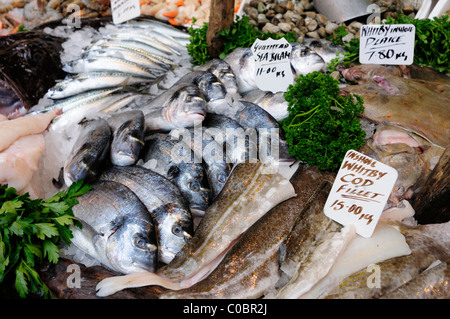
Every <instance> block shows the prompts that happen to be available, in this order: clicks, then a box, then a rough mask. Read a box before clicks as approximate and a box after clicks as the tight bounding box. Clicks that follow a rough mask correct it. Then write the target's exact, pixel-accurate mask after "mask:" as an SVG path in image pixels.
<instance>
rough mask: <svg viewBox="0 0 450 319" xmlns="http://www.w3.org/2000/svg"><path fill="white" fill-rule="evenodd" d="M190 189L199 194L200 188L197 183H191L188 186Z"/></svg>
mask: <svg viewBox="0 0 450 319" xmlns="http://www.w3.org/2000/svg"><path fill="white" fill-rule="evenodd" d="M188 187H189V189H190V190H193V191H194V192H198V191H199V190H200V186H198V184H197V183H192V182H190V183H189V184H188Z"/></svg>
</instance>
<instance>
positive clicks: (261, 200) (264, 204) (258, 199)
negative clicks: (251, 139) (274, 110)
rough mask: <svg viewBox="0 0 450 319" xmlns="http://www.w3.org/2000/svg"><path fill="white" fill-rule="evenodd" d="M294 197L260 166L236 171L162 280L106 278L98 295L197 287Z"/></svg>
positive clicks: (157, 276) (147, 275)
mask: <svg viewBox="0 0 450 319" xmlns="http://www.w3.org/2000/svg"><path fill="white" fill-rule="evenodd" d="M294 195H295V191H294V189H293V187H292V185H291V184H290V183H289V181H288V180H287V179H285V178H284V177H283V176H281V175H280V174H278V173H275V172H274V171H273V170H270V169H269V168H268V167H266V166H264V165H262V164H261V163H240V164H238V165H236V166H235V168H234V170H233V172H232V173H231V175H230V177H229V179H228V181H227V184H226V185H225V187H224V189H223V190H222V192H221V193H220V194H219V196H218V197H217V199H216V200H215V201H214V203H212V205H211V206H210V207H209V208H208V210H207V212H206V214H205V216H204V217H203V219H202V221H201V222H200V224H199V225H198V228H197V230H196V232H195V234H194V236H193V237H192V239H191V240H190V241H189V242H188V243H187V244H186V245H185V246H184V247H183V249H182V250H181V251H180V252H179V253H178V254H177V255H176V256H175V258H174V259H173V260H172V262H171V263H170V264H168V265H166V266H164V267H163V268H161V269H160V270H159V271H158V273H157V274H154V273H149V272H148V273H145V274H134V275H127V276H119V277H111V278H106V279H104V280H102V281H101V282H100V283H99V284H98V285H97V287H96V289H97V295H98V296H106V295H109V294H112V293H114V292H117V291H119V290H122V289H125V288H129V287H140V286H146V285H154V284H158V285H162V286H164V287H166V288H169V289H174V290H179V289H182V288H187V287H190V286H192V285H194V284H195V283H197V282H199V281H200V280H202V278H204V277H205V276H206V275H207V274H208V273H210V272H211V271H212V270H213V269H214V268H215V267H216V266H217V264H218V262H219V261H220V260H221V259H222V257H223V255H224V254H225V253H226V252H227V251H228V249H229V248H230V246H231V244H232V243H233V242H234V241H235V240H236V239H237V238H238V237H240V236H241V235H242V234H243V233H244V232H245V231H246V230H247V229H248V228H249V227H251V225H253V224H254V223H255V222H256V221H257V220H258V219H260V218H261V217H262V216H263V215H265V214H266V213H267V212H268V211H269V210H270V209H271V208H273V207H274V206H276V205H277V204H279V203H280V202H282V201H284V200H286V199H288V198H291V197H293V196H294Z"/></svg>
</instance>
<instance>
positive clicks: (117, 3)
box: [111, 0, 141, 24]
mask: <svg viewBox="0 0 450 319" xmlns="http://www.w3.org/2000/svg"><path fill="white" fill-rule="evenodd" d="M111 12H112V20H113V23H114V24H119V23H122V22H125V21H128V20H131V19H133V18H136V17H139V16H140V15H141V6H140V5H139V0H111Z"/></svg>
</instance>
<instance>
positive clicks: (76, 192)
mask: <svg viewBox="0 0 450 319" xmlns="http://www.w3.org/2000/svg"><path fill="white" fill-rule="evenodd" d="M89 189H90V186H88V185H83V183H82V181H80V182H77V183H74V184H72V185H71V186H70V187H69V188H68V189H67V190H65V191H61V192H58V193H57V194H56V195H54V196H52V197H50V198H48V199H45V200H44V199H34V200H32V199H30V195H29V194H28V193H26V194H23V195H18V194H17V193H16V189H14V188H13V187H8V186H7V185H0V284H1V283H2V282H3V281H4V279H5V278H6V277H7V276H15V286H16V290H17V292H18V293H19V296H20V297H21V298H25V297H26V296H27V295H28V294H29V293H30V292H32V293H36V294H39V295H40V296H43V297H49V296H51V293H50V290H49V289H48V287H47V286H46V285H45V283H44V282H43V281H42V280H41V278H40V277H39V273H38V272H37V270H36V268H35V267H36V266H38V265H39V264H41V263H42V262H44V261H48V262H51V263H57V262H58V259H59V248H58V246H57V245H58V243H59V242H60V241H61V240H62V241H64V242H65V243H66V244H68V245H69V244H70V240H71V238H73V235H72V231H71V230H70V227H71V226H73V225H76V226H78V227H81V223H80V222H79V221H78V220H77V219H76V218H75V217H74V215H73V212H72V207H73V206H75V205H76V204H78V201H77V200H76V199H75V197H77V196H80V195H82V194H84V193H86V192H88V191H89Z"/></svg>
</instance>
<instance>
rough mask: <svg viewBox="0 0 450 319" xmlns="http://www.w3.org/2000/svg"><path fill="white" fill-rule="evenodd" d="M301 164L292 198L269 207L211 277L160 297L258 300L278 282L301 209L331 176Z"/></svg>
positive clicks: (305, 206)
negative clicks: (285, 248)
mask: <svg viewBox="0 0 450 319" xmlns="http://www.w3.org/2000/svg"><path fill="white" fill-rule="evenodd" d="M311 169H312V170H314V168H310V167H308V166H306V165H301V166H299V168H298V169H297V171H296V172H295V173H294V175H293V176H292V177H291V179H290V182H291V183H292V185H293V187H294V189H295V193H296V194H297V195H296V196H295V197H293V198H290V199H287V200H286V201H284V202H282V203H280V204H278V205H277V206H275V207H274V208H272V209H271V210H270V211H269V212H267V214H265V215H264V216H263V217H261V219H260V220H258V221H257V222H256V223H255V224H254V225H252V226H251V227H250V228H249V229H248V230H247V231H246V232H245V233H244V234H243V235H242V237H241V238H240V239H239V240H238V241H237V242H236V244H235V245H234V246H233V247H232V248H231V249H230V251H229V252H228V253H227V255H226V256H225V257H224V259H223V260H222V262H221V263H220V264H219V266H217V268H216V269H215V270H214V271H213V272H211V274H210V275H209V276H208V277H206V278H205V279H203V280H202V281H200V282H198V283H197V284H195V285H193V286H191V287H189V288H187V289H182V290H178V291H169V292H167V293H163V294H162V295H161V296H160V298H189V299H191V298H202V299H203V298H212V299H215V298H225V299H229V298H233V299H248V298H260V297H261V296H263V295H264V294H265V292H266V291H269V290H270V289H271V288H273V287H274V286H275V284H276V282H277V281H278V279H279V257H280V256H279V255H280V248H281V247H282V245H283V244H284V242H285V240H286V239H287V238H288V236H289V233H290V232H291V230H292V228H293V227H294V225H295V223H296V222H297V221H298V220H299V218H301V217H302V215H303V214H304V210H305V209H307V207H308V206H309V205H310V204H311V203H312V202H313V201H314V200H316V197H317V196H318V195H319V193H320V190H321V189H322V188H323V187H324V185H325V184H324V183H323V182H324V181H327V180H331V179H332V178H333V174H332V173H324V172H320V171H317V172H311V171H309V170H311ZM317 185H319V186H318V187H317Z"/></svg>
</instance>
